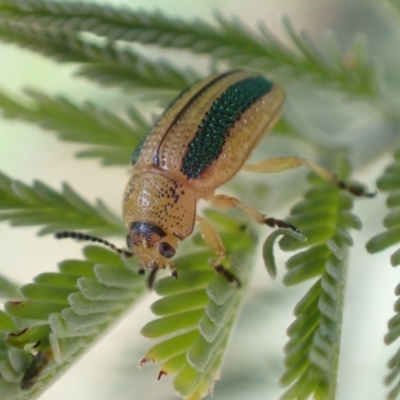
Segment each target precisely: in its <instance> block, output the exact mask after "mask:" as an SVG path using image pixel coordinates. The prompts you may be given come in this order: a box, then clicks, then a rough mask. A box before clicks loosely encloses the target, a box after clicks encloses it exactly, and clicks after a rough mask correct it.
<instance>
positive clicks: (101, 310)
mask: <svg viewBox="0 0 400 400" xmlns="http://www.w3.org/2000/svg"><path fill="white" fill-rule="evenodd" d="M84 253H85V256H86V257H85V260H67V261H64V262H62V263H61V264H60V267H59V269H60V271H59V272H57V273H43V274H40V275H38V276H37V277H36V278H35V279H34V283H31V284H27V285H24V286H22V288H21V289H20V292H21V294H22V300H18V301H14V302H7V303H6V307H5V312H1V313H0V349H1V351H0V377H1V379H0V391H1V394H2V399H24V398H31V397H33V396H35V395H38V394H39V393H40V392H41V391H42V390H44V389H45V388H46V385H47V384H48V383H49V382H51V381H53V380H54V379H56V378H57V376H58V374H59V373H61V372H62V371H63V370H65V369H66V368H68V366H70V365H71V363H72V362H73V361H74V360H75V359H76V358H77V357H78V356H80V355H81V354H82V353H83V352H84V351H86V350H87V349H88V348H89V347H90V344H91V343H92V342H93V341H94V340H96V339H97V338H98V336H99V335H100V334H101V333H102V332H104V331H105V330H106V328H107V327H108V326H110V325H111V324H112V323H113V322H115V320H116V319H117V318H118V317H119V316H120V315H121V313H123V312H124V311H125V310H127V308H128V307H129V306H130V305H131V304H133V303H135V302H136V301H138V299H140V297H141V296H142V295H143V294H144V293H145V292H146V291H147V288H146V283H145V278H144V277H142V276H140V275H139V274H138V273H137V272H136V271H132V270H130V269H128V268H127V267H126V266H125V264H124V263H123V261H122V259H121V258H120V257H119V256H118V255H116V254H115V253H113V252H111V251H109V250H107V249H104V248H100V247H96V246H90V247H86V248H85V250H84ZM37 380H40V381H41V383H40V384H37ZM27 390H29V392H28V391H27Z"/></svg>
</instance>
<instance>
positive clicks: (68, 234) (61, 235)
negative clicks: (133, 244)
mask: <svg viewBox="0 0 400 400" xmlns="http://www.w3.org/2000/svg"><path fill="white" fill-rule="evenodd" d="M54 235H55V237H56V238H57V239H66V238H71V239H76V240H87V241H89V242H97V243H101V244H104V246H107V247H110V248H111V249H113V250H114V251H115V252H116V253H118V254H121V255H122V256H124V257H133V253H132V252H130V251H127V250H123V249H120V248H119V247H117V246H115V245H114V244H112V243H111V242H109V241H108V240H105V239H101V238H98V237H96V236H91V235H87V234H86V233H81V232H74V231H62V232H56V233H55V234H54Z"/></svg>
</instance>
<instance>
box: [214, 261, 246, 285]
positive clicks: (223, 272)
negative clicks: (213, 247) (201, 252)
mask: <svg viewBox="0 0 400 400" xmlns="http://www.w3.org/2000/svg"><path fill="white" fill-rule="evenodd" d="M214 268H215V270H216V271H217V272H218V273H219V274H221V275H222V276H223V277H224V278H225V279H226V280H227V281H228V282H229V283H235V284H236V286H237V288H238V289H239V288H240V287H241V286H242V283H241V282H240V280H239V278H237V277H236V275H234V274H233V273H232V272H231V271H229V270H227V269H226V268H225V267H224V266H223V265H216V266H215V267H214Z"/></svg>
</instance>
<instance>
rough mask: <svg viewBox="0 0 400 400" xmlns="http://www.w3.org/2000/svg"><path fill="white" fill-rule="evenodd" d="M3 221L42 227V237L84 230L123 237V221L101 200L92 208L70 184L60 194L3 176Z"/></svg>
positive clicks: (0, 195) (39, 184) (0, 199)
mask: <svg viewBox="0 0 400 400" xmlns="http://www.w3.org/2000/svg"><path fill="white" fill-rule="evenodd" d="M0 221H9V222H10V223H11V225H13V226H32V225H42V226H43V227H42V228H41V229H40V231H39V234H40V235H44V234H48V233H52V232H56V231H59V230H71V229H85V230H87V231H88V232H90V233H92V234H97V235H112V234H114V235H115V234H124V232H125V228H124V225H123V223H122V221H121V220H120V219H119V218H118V217H117V216H115V215H114V214H113V213H112V212H111V211H110V210H109V209H108V207H106V206H105V205H104V203H102V202H101V201H100V200H99V201H98V202H97V204H96V206H92V205H90V204H89V203H88V202H86V201H85V200H84V199H83V198H82V197H81V196H79V195H78V194H77V193H76V192H75V191H74V190H73V189H72V188H71V187H70V186H69V185H68V184H66V183H65V184H64V185H63V190H62V192H61V193H58V192H56V191H55V190H53V189H51V188H50V187H48V186H47V185H45V184H44V183H42V182H39V181H35V182H34V183H33V185H32V187H29V186H27V185H25V184H24V183H22V182H20V181H14V180H12V179H10V178H8V177H7V176H6V175H4V174H2V173H0Z"/></svg>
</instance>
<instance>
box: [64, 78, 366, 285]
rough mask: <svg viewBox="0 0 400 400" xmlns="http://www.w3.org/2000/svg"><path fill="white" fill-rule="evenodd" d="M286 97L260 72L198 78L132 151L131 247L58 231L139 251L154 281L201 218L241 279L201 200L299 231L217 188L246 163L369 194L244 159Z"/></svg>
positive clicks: (276, 162) (220, 255) (127, 203)
mask: <svg viewBox="0 0 400 400" xmlns="http://www.w3.org/2000/svg"><path fill="white" fill-rule="evenodd" d="M283 103H284V91H283V89H282V88H281V87H279V86H278V85H275V84H273V83H272V82H271V81H269V80H267V79H265V78H264V77H263V76H261V75H259V74H257V73H254V72H249V71H230V72H226V73H223V74H216V75H212V76H210V77H208V78H206V79H204V80H201V81H199V82H197V83H195V84H194V85H193V86H191V87H190V88H189V89H187V90H185V91H184V92H182V93H181V94H180V95H179V96H178V97H177V99H176V100H175V101H174V102H173V103H172V104H171V105H170V107H169V108H168V109H167V110H166V111H165V112H164V114H163V115H162V116H161V118H160V119H159V121H158V122H157V123H156V124H155V126H154V127H153V128H152V129H151V130H150V132H149V133H148V134H147V135H146V136H145V137H144V138H143V140H142V142H141V143H140V144H139V146H138V147H137V148H136V150H135V151H134V153H133V156H132V160H131V161H132V166H133V174H132V177H131V178H130V180H129V182H128V184H127V186H126V189H125V194H124V200H123V214H124V219H125V224H126V226H127V228H128V230H129V234H128V236H127V245H128V248H129V250H130V252H126V251H123V250H120V249H117V248H116V247H115V246H113V245H112V244H110V243H109V242H107V241H105V240H102V239H98V238H95V237H92V236H89V235H85V234H80V233H76V232H59V233H58V234H57V237H59V238H64V237H74V238H77V239H84V240H92V241H98V242H101V243H104V244H106V245H108V246H110V247H112V248H113V249H114V250H116V251H117V252H119V253H122V254H124V255H125V256H135V257H137V258H138V259H139V260H140V262H141V264H142V265H143V267H146V268H151V269H152V273H151V274H150V277H149V284H150V285H151V284H152V281H153V279H154V275H155V273H156V271H157V270H158V269H160V268H165V267H169V268H170V269H171V271H172V275H173V276H175V277H176V276H177V272H176V270H175V268H174V265H173V263H172V261H171V258H172V257H173V256H174V254H175V252H176V249H177V246H178V243H179V242H180V241H182V240H184V239H185V238H187V237H188V236H189V235H190V234H191V233H192V231H193V228H194V225H195V222H196V221H197V222H198V224H199V226H200V230H201V233H202V235H203V237H204V240H205V242H206V243H207V244H208V246H210V248H211V249H212V250H213V251H214V252H215V253H216V254H217V258H216V259H215V260H213V261H212V266H213V267H214V268H215V269H216V271H217V272H219V273H221V274H223V275H224V276H225V277H226V278H227V279H228V281H230V282H234V281H236V282H237V283H238V284H239V281H238V280H237V279H236V277H235V276H234V275H233V274H232V273H231V272H229V271H228V270H226V269H225V268H224V267H223V266H222V264H221V263H222V261H223V259H224V257H225V247H224V245H223V243H222V241H221V239H220V237H219V235H218V233H217V231H216V230H215V229H214V227H213V226H212V225H211V224H210V223H209V222H207V221H206V220H205V219H204V218H203V217H201V216H199V215H197V214H196V204H197V201H198V200H200V199H204V200H206V201H208V202H209V203H210V204H211V205H212V206H213V207H215V208H217V209H219V210H227V209H231V208H234V207H240V208H242V209H243V210H244V211H245V212H247V213H248V214H249V215H250V216H251V217H252V218H253V219H254V220H255V221H256V222H258V223H262V224H267V225H270V226H281V227H288V228H292V229H295V228H294V227H293V226H291V225H290V224H287V223H285V222H283V221H281V220H276V219H274V218H267V217H265V216H264V215H263V214H261V213H260V212H258V211H257V210H255V209H254V208H252V207H250V206H248V205H246V204H244V203H242V202H240V201H239V200H238V199H236V198H234V197H231V196H227V195H224V194H215V190H216V189H217V188H218V187H219V186H221V185H222V184H224V183H225V182H227V181H229V180H230V179H231V178H232V177H233V176H234V175H236V174H237V172H238V171H239V170H240V169H242V170H245V171H253V172H262V173H271V172H280V171H284V170H287V169H291V168H296V167H299V166H301V165H306V166H308V167H309V168H311V169H312V170H313V171H315V172H316V173H317V174H319V175H320V176H322V177H323V178H325V179H327V180H329V181H331V182H332V183H334V184H336V185H338V186H339V187H341V188H343V189H346V190H349V191H350V192H352V193H354V194H356V195H367V193H365V192H364V191H363V190H362V189H360V188H359V187H355V186H350V185H347V184H346V183H344V182H342V181H338V180H337V179H336V177H335V175H333V174H332V173H330V172H329V171H326V170H325V169H323V168H321V167H319V166H318V165H316V164H314V163H312V162H310V161H307V160H305V159H301V158H298V157H280V158H273V159H269V160H265V161H261V162H257V163H254V164H245V162H246V161H247V159H248V158H249V157H250V154H251V152H252V150H253V149H254V148H255V147H256V146H257V145H258V143H259V142H260V140H261V139H262V138H263V137H264V136H265V135H266V134H267V132H268V131H269V130H270V129H271V128H272V126H273V125H274V123H275V122H276V121H277V119H278V117H279V115H280V112H281V109H282V105H283Z"/></svg>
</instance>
